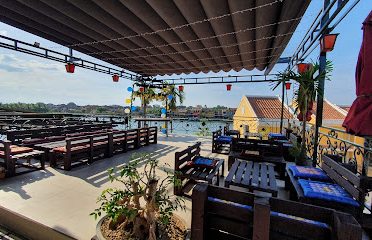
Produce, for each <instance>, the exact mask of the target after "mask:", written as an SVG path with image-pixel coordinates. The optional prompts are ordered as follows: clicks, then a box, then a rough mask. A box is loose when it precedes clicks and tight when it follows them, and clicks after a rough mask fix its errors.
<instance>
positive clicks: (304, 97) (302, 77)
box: [274, 61, 333, 165]
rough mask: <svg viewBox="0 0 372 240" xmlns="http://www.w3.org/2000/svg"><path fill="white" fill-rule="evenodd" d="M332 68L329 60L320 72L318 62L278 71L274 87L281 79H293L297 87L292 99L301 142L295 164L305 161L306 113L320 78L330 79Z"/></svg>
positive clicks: (315, 95) (315, 94)
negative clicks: (304, 69) (305, 67)
mask: <svg viewBox="0 0 372 240" xmlns="http://www.w3.org/2000/svg"><path fill="white" fill-rule="evenodd" d="M332 70H333V64H332V62H331V61H327V63H326V67H325V70H324V71H321V72H320V66H319V64H318V63H313V64H311V65H310V67H309V68H308V69H307V70H306V71H303V72H300V73H296V72H294V71H292V70H287V71H285V72H283V73H279V78H280V79H281V81H280V82H278V84H277V85H276V86H275V87H274V89H275V88H276V87H278V86H279V85H280V84H281V83H282V82H283V81H284V82H286V81H290V80H293V81H295V82H296V83H298V88H297V89H296V90H295V92H294V96H293V97H294V101H295V104H296V109H295V112H296V113H297V112H299V116H300V117H299V120H301V121H302V132H301V134H302V136H301V137H302V142H301V153H300V156H299V158H297V164H299V165H303V164H305V162H306V141H305V138H306V121H307V120H308V119H307V113H308V111H309V110H311V109H312V104H313V102H314V101H315V99H316V97H317V95H318V96H319V94H321V93H320V91H319V89H320V88H319V82H320V80H321V79H323V78H324V79H325V80H330V73H331V72H332Z"/></svg>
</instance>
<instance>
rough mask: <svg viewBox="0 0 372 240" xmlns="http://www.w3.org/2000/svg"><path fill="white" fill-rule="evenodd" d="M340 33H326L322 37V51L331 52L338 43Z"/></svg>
mask: <svg viewBox="0 0 372 240" xmlns="http://www.w3.org/2000/svg"><path fill="white" fill-rule="evenodd" d="M337 36H338V33H334V34H325V35H324V36H323V37H322V38H321V39H320V51H321V52H331V51H332V50H333V48H334V47H335V44H336V39H337Z"/></svg>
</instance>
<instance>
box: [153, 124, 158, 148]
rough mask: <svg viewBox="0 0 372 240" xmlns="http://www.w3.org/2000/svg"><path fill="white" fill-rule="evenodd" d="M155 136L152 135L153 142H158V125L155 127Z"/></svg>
mask: <svg viewBox="0 0 372 240" xmlns="http://www.w3.org/2000/svg"><path fill="white" fill-rule="evenodd" d="M154 134H155V136H154V143H155V144H156V143H158V127H155V133H154Z"/></svg>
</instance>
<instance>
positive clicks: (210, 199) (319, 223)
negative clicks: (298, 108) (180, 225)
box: [208, 197, 329, 228]
mask: <svg viewBox="0 0 372 240" xmlns="http://www.w3.org/2000/svg"><path fill="white" fill-rule="evenodd" d="M208 201H211V202H217V203H225V204H230V205H233V206H235V207H239V208H244V209H247V210H249V211H253V207H252V206H249V205H244V204H240V203H235V202H230V201H227V200H222V199H219V198H214V197H208ZM270 215H271V216H278V217H283V218H289V219H293V220H297V221H301V222H306V223H309V224H313V225H317V226H319V227H321V228H329V226H328V224H326V223H323V222H318V221H314V220H310V219H306V218H302V217H296V216H292V215H288V214H284V213H279V212H274V211H271V212H270Z"/></svg>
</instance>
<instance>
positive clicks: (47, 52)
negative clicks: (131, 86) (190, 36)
mask: <svg viewBox="0 0 372 240" xmlns="http://www.w3.org/2000/svg"><path fill="white" fill-rule="evenodd" d="M0 47H2V48H6V49H10V50H13V51H17V52H22V53H26V54H29V55H33V56H36V57H41V58H45V59H49V60H52V61H56V62H61V63H67V62H73V63H74V64H75V66H77V67H81V68H85V69H89V70H92V71H96V72H100V73H104V74H109V75H114V74H117V75H119V76H120V77H122V78H126V79H130V80H133V81H135V80H136V79H137V78H139V77H141V75H139V74H134V73H131V72H129V71H127V70H123V69H117V68H112V67H108V66H105V65H102V64H98V63H94V62H91V61H88V60H84V59H82V58H75V57H73V55H72V49H69V53H68V54H65V53H61V52H57V51H54V50H51V49H47V48H44V47H40V46H39V45H38V44H31V43H26V42H23V41H20V40H17V39H14V38H10V37H6V36H3V35H0Z"/></svg>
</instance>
